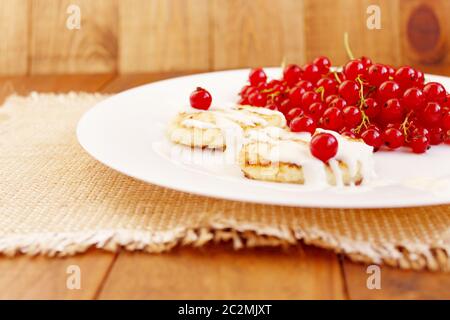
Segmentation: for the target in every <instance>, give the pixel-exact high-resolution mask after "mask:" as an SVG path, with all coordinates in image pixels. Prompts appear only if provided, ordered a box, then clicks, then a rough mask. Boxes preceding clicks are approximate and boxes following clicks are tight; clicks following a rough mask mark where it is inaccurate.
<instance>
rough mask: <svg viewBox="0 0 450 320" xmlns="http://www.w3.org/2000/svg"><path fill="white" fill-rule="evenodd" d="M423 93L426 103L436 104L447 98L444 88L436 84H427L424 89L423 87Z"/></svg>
mask: <svg viewBox="0 0 450 320" xmlns="http://www.w3.org/2000/svg"><path fill="white" fill-rule="evenodd" d="M423 93H424V95H425V97H426V99H427V101H430V102H437V103H441V102H443V101H445V99H446V96H447V92H446V91H445V88H444V87H443V86H442V84H440V83H437V82H430V83H427V84H426V85H425V87H423Z"/></svg>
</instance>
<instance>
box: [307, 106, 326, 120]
mask: <svg viewBox="0 0 450 320" xmlns="http://www.w3.org/2000/svg"><path fill="white" fill-rule="evenodd" d="M324 110H325V106H324V105H323V103H321V102H314V103H312V104H311V105H310V106H309V107H307V108H306V110H305V111H306V113H307V114H308V115H309V116H311V117H312V118H313V119H314V120H316V121H317V120H319V119H320V117H321V116H322V115H323V112H324Z"/></svg>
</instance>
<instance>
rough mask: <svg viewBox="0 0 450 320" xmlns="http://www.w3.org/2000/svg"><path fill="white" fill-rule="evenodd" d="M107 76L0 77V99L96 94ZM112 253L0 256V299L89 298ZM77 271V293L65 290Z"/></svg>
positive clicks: (107, 80)
mask: <svg viewBox="0 0 450 320" xmlns="http://www.w3.org/2000/svg"><path fill="white" fill-rule="evenodd" d="M111 78H112V76H111V75H97V76H86V75H80V76H32V77H9V78H8V77H6V78H5V77H4V78H0V99H1V100H3V99H4V98H5V96H6V95H8V94H10V93H12V92H17V93H19V94H28V93H29V92H31V91H33V90H37V91H41V92H67V91H71V90H75V91H98V90H99V89H100V88H101V87H103V86H104V85H105V84H106V83H107V82H109V81H110V80H111ZM0 120H1V119H0ZM114 257H115V255H114V254H111V253H106V252H100V251H98V250H91V251H90V252H89V253H87V254H84V255H78V256H75V257H69V258H57V259H56V258H47V257H28V256H17V257H14V258H8V257H4V256H2V257H0V299H92V298H94V297H95V296H96V293H97V291H98V288H99V287H100V285H101V283H102V281H103V280H104V278H105V277H106V275H107V272H108V270H109V268H110V266H111V265H112V263H113V261H114ZM69 266H78V267H79V268H80V269H79V270H80V271H81V278H80V279H81V288H80V290H77V289H75V290H71V289H68V287H67V285H66V283H67V280H68V277H69V276H71V275H72V274H69V273H68V271H69V272H70V271H71V270H70V269H68V267H69Z"/></svg>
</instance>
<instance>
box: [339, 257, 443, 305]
mask: <svg viewBox="0 0 450 320" xmlns="http://www.w3.org/2000/svg"><path fill="white" fill-rule="evenodd" d="M344 273H345V280H346V286H347V290H348V294H349V298H350V299H387V300H392V299H450V274H449V273H436V272H428V271H421V272H415V271H411V270H408V271H407V270H400V269H394V268H390V267H387V266H381V289H380V290H377V289H372V290H370V289H368V288H367V285H366V282H367V278H368V277H369V275H370V274H368V273H367V266H365V265H360V264H355V263H352V262H350V261H348V260H345V262H344Z"/></svg>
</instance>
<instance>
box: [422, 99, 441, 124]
mask: <svg viewBox="0 0 450 320" xmlns="http://www.w3.org/2000/svg"><path fill="white" fill-rule="evenodd" d="M441 118H442V108H441V106H440V105H439V104H438V103H436V102H428V104H427V105H426V106H425V108H424V109H423V112H422V120H423V122H424V123H425V124H427V125H429V126H434V125H436V124H438V123H439V121H440V120H441Z"/></svg>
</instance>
